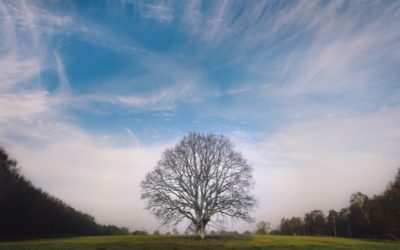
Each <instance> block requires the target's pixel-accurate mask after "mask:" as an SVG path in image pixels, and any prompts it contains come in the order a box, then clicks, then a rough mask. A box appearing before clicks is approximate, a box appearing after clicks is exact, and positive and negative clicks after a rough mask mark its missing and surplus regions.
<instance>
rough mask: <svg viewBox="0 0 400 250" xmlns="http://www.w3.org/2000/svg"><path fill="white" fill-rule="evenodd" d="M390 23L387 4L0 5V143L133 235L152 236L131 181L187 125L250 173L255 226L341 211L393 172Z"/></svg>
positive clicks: (41, 182)
mask: <svg viewBox="0 0 400 250" xmlns="http://www.w3.org/2000/svg"><path fill="white" fill-rule="evenodd" d="M399 17H400V3H399V2H397V1H382V2H379V1H222V0H221V1H198V0H193V1H134V0H132V1H128V0H125V1H102V2H100V1H0V45H1V46H0V143H1V145H3V147H5V148H6V149H7V150H8V151H10V153H11V154H12V155H13V156H14V157H15V158H17V159H18V160H19V162H20V163H21V166H22V170H23V172H24V173H25V174H26V175H27V177H28V178H30V179H32V180H33V182H34V183H35V184H36V185H38V186H40V187H43V188H44V189H45V190H48V191H49V192H51V193H52V194H55V195H57V196H58V197H60V198H61V199H63V200H66V201H67V202H68V203H70V204H72V205H73V206H75V207H77V208H78V209H81V210H84V211H87V212H89V213H92V214H94V215H95V216H96V218H97V219H98V221H100V222H102V223H115V224H118V225H126V226H129V227H130V228H132V229H134V228H136V229H140V228H143V229H147V230H153V229H154V228H156V227H157V222H156V221H155V220H154V218H152V217H151V216H150V215H149V214H148V213H147V212H146V211H144V210H143V206H144V204H142V201H140V199H139V196H140V190H139V188H138V183H139V182H140V180H141V179H142V178H143V176H144V174H145V173H146V172H148V171H150V170H151V169H152V168H153V167H154V165H155V163H156V162H157V160H158V159H159V157H160V155H161V152H162V151H163V150H164V149H165V148H167V147H169V146H172V145H174V143H176V142H177V141H178V140H179V139H180V138H182V136H183V135H185V134H186V133H187V132H189V131H200V132H213V133H218V134H219V133H223V134H226V135H228V136H230V138H231V139H232V140H233V141H234V143H235V145H236V149H237V150H240V151H241V152H242V153H243V154H244V156H245V157H246V158H247V159H248V161H249V162H250V163H251V164H252V165H253V167H254V175H255V179H256V183H257V185H256V188H255V194H256V196H257V197H258V199H259V203H260V206H259V209H258V210H257V211H255V212H254V215H255V218H256V219H257V220H269V221H271V222H272V223H273V225H276V224H277V223H278V222H279V220H280V218H281V217H283V216H286V217H287V216H294V215H301V214H303V213H304V212H305V211H307V210H310V209H314V208H322V209H325V210H326V209H329V208H340V207H342V206H345V205H346V204H347V201H348V197H349V195H350V193H352V192H355V191H358V190H360V191H362V192H365V193H367V194H370V195H371V194H376V193H379V192H380V191H381V190H382V189H383V188H384V187H385V185H386V184H387V182H388V181H389V180H390V178H391V177H392V176H394V174H395V171H396V168H397V167H399V165H400V156H399V154H398V148H399V146H400V130H399V129H398V126H399V124H400V71H399V70H398V69H399V68H400V30H399V28H398V27H399V26H400V21H399V20H400V18H399ZM316 190H317V191H316ZM267 191H268V192H267ZM310 194H313V195H310ZM106 201H109V202H106ZM110 204H113V205H110ZM117 215H118V216H117ZM229 226H230V227H233V228H237V229H240V230H241V229H243V230H244V229H251V228H252V227H254V225H247V224H240V223H239V224H234V225H231V224H229Z"/></svg>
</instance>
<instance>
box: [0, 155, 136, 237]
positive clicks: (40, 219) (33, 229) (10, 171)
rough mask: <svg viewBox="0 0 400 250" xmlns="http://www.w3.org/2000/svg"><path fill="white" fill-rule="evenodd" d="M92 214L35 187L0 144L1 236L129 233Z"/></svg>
mask: <svg viewBox="0 0 400 250" xmlns="http://www.w3.org/2000/svg"><path fill="white" fill-rule="evenodd" d="M127 231H128V230H127V229H124V228H118V227H116V226H112V225H109V226H103V225H99V224H97V223H96V222H95V220H94V218H93V217H92V216H90V215H88V214H85V213H82V212H80V211H78V210H75V209H74V208H72V207H70V206H68V205H67V204H65V203H64V202H63V201H61V200H59V199H57V198H55V197H53V196H51V195H50V194H48V193H46V192H44V191H42V190H41V189H39V188H36V187H35V186H33V185H32V183H31V182H30V181H28V180H27V179H25V177H24V176H22V175H21V174H20V171H19V168H18V165H17V162H16V161H15V160H13V159H11V158H10V157H9V156H8V155H7V153H6V152H5V151H4V149H2V148H0V240H7V239H29V238H40V237H60V236H78V235H111V234H123V233H129V232H127Z"/></svg>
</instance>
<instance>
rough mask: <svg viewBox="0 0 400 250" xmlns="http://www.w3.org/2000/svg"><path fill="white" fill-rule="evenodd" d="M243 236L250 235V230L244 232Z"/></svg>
mask: <svg viewBox="0 0 400 250" xmlns="http://www.w3.org/2000/svg"><path fill="white" fill-rule="evenodd" d="M243 234H245V235H249V234H251V232H250V231H249V230H246V231H244V232H243Z"/></svg>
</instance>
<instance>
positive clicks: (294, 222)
mask: <svg viewBox="0 0 400 250" xmlns="http://www.w3.org/2000/svg"><path fill="white" fill-rule="evenodd" d="M275 233H276V231H275ZM280 234H284V235H304V234H305V232H304V222H303V220H302V219H301V218H300V217H292V218H291V219H285V218H282V220H281V224H280Z"/></svg>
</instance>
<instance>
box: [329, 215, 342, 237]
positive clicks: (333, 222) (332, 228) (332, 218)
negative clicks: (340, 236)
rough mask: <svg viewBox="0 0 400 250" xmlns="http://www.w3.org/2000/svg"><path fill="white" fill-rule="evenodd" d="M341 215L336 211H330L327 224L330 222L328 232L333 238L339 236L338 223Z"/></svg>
mask: <svg viewBox="0 0 400 250" xmlns="http://www.w3.org/2000/svg"><path fill="white" fill-rule="evenodd" d="M338 217H339V213H338V212H336V211H335V210H333V209H331V210H329V213H328V217H327V222H328V231H329V234H330V235H332V236H335V237H336V236H337V221H338Z"/></svg>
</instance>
